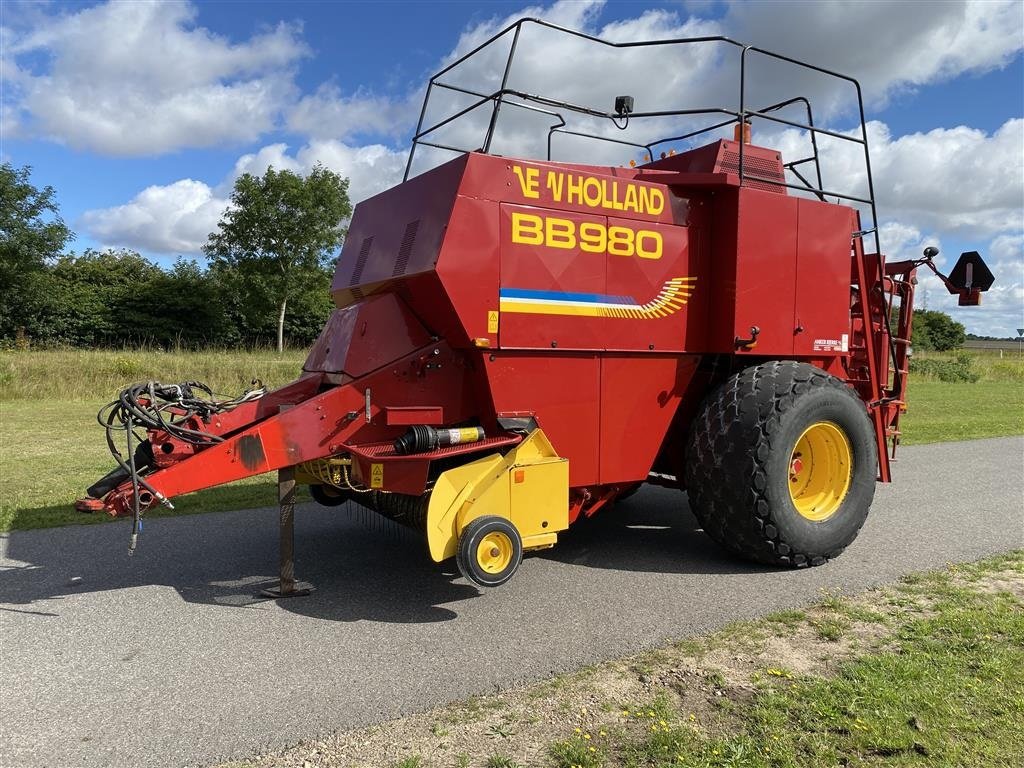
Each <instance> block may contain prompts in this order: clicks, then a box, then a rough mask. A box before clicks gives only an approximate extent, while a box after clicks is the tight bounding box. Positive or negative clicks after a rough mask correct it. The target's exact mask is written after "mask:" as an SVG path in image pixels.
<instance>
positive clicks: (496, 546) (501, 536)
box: [456, 515, 523, 587]
mask: <svg viewBox="0 0 1024 768" xmlns="http://www.w3.org/2000/svg"><path fill="white" fill-rule="evenodd" d="M522 560H523V539H522V537H521V536H520V535H519V531H518V530H516V527H515V525H513V524H512V522H511V521H510V520H506V519H505V518H503V517H497V516H494V515H487V516H485V517H478V518H477V519H476V520H473V521H472V522H471V523H470V524H469V525H467V526H466V528H465V530H464V531H463V532H462V535H461V536H460V537H459V549H458V552H457V553H456V563H457V564H458V566H459V572H460V573H461V574H462V575H463V576H465V577H466V578H467V579H469V580H470V581H471V582H473V583H474V584H477V585H479V586H481V587H497V586H499V585H501V584H504V583H505V582H506V581H508V580H509V579H511V578H512V575H513V574H514V573H515V572H516V569H518V568H519V563H521V562H522Z"/></svg>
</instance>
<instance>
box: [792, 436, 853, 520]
mask: <svg viewBox="0 0 1024 768" xmlns="http://www.w3.org/2000/svg"><path fill="white" fill-rule="evenodd" d="M852 472H853V451H852V450H851V449H850V441H849V440H847V438H846V433H844V432H843V430H842V429H840V428H839V427H838V426H837V425H835V424H833V423H832V422H831V421H819V422H817V423H815V424H812V425H811V426H809V427H808V428H807V429H805V430H804V432H803V434H802V435H800V439H799V440H797V441H796V447H795V448H794V449H793V454H792V456H790V459H789V496H790V498H791V499H792V500H793V506H795V507H796V511H797V512H799V513H800V514H801V515H802V516H803V517H805V518H807V519H808V520H813V521H814V522H821V521H822V520H827V519H828V518H830V517H832V515H834V514H835V513H836V510H837V509H839V506H840V505H841V504H842V503H843V499H845V498H846V494H847V492H848V491H849V490H850V477H851V475H852Z"/></svg>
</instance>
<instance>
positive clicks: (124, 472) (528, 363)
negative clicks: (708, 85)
mask: <svg viewBox="0 0 1024 768" xmlns="http://www.w3.org/2000/svg"><path fill="white" fill-rule="evenodd" d="M533 26H537V27H542V28H544V29H546V30H557V28H554V27H552V26H551V25H548V24H546V23H544V22H539V21H536V20H530V19H525V20H522V21H520V22H517V23H516V24H514V25H512V26H511V27H509V28H508V29H506V30H504V31H503V32H502V33H499V34H498V35H496V36H495V37H494V38H492V40H490V41H488V42H487V43H484V44H483V45H482V46H480V48H478V49H477V50H475V51H473V52H472V53H471V54H469V55H468V56H467V57H466V59H464V60H468V58H469V57H472V56H474V55H477V54H479V53H480V52H481V51H483V50H485V49H487V48H488V46H491V45H493V44H495V42H496V41H500V40H502V39H504V38H507V36H509V35H514V39H513V41H512V45H511V48H510V51H509V54H508V60H507V64H506V67H505V71H504V79H503V81H502V84H501V86H500V88H499V89H498V90H496V91H494V92H490V93H488V92H476V91H472V90H467V89H466V88H464V87H462V86H452V85H450V84H446V82H445V80H444V76H445V75H446V73H448V72H449V71H450V70H451V69H452V67H454V66H456V64H458V63H460V62H456V63H455V64H453V65H452V67H448V68H446V69H445V70H443V71H442V72H441V73H438V75H436V76H435V77H434V78H433V79H432V80H431V82H430V88H429V89H428V92H427V96H426V100H425V103H424V112H423V114H422V115H421V119H420V124H419V126H418V128H417V133H416V136H415V139H414V143H413V150H412V152H411V153H410V168H411V167H412V164H413V158H414V155H413V153H414V152H415V151H416V150H417V148H419V149H421V150H422V149H423V148H425V147H429V148H432V149H434V150H437V149H441V150H458V149H459V148H458V147H452V146H449V145H446V144H442V143H440V142H439V141H437V140H434V139H435V136H436V133H437V131H438V130H440V129H441V128H444V127H445V126H447V125H448V124H449V123H450V122H451V121H452V120H454V119H456V118H460V117H463V116H465V115H467V114H469V113H470V112H471V111H473V110H476V109H478V108H481V107H483V108H484V109H487V110H490V111H491V112H490V113H491V118H490V120H489V121H486V122H487V128H486V134H485V136H484V140H483V141H482V142H481V143H480V144H479V145H478V146H476V147H475V151H465V152H462V151H457V152H455V157H454V158H453V159H451V160H449V161H448V162H445V163H443V164H441V165H438V166H437V167H434V168H433V169H431V170H428V171H426V172H424V173H421V174H420V175H417V176H413V177H411V178H409V170H408V169H407V174H406V175H407V179H406V180H405V181H404V182H403V183H402V184H399V185H398V186H396V187H394V188H392V189H390V190H388V191H386V192H383V193H381V194H379V195H377V196H375V197H372V198H370V199H368V200H365V201H364V202H362V203H360V204H359V205H358V206H357V207H356V210H355V213H354V216H353V218H352V222H351V226H350V228H349V232H348V236H347V238H346V241H345V245H344V248H343V250H342V252H341V254H340V256H339V258H338V261H337V269H336V273H335V276H334V281H333V285H332V294H333V297H334V301H335V304H336V306H337V309H336V310H335V311H334V312H333V314H332V315H331V317H330V319H329V320H328V321H327V324H326V326H325V328H324V329H323V331H322V333H321V334H320V337H319V339H318V340H317V341H316V343H315V344H314V346H313V348H312V350H311V351H310V353H309V356H308V358H307V360H306V362H305V364H304V365H303V370H302V373H301V375H300V377H299V378H298V379H297V380H296V381H295V382H293V383H291V384H289V385H287V386H285V387H283V388H281V389H278V390H276V391H273V392H269V393H266V392H263V391H262V390H259V389H257V390H253V391H251V392H249V393H246V395H245V396H242V397H240V398H237V399H235V400H231V401H217V400H215V399H213V398H212V397H211V396H210V395H209V393H208V392H206V393H204V392H203V391H201V389H200V386H199V385H195V384H183V385H175V386H170V387H168V386H165V385H160V384H155V383H149V384H146V385H137V386H136V387H134V388H129V389H127V390H125V392H123V393H122V395H121V396H120V398H119V400H118V401H116V402H115V403H114V404H112V407H111V408H109V409H108V410H107V411H106V412H105V413H106V418H105V419H104V421H105V424H106V426H107V427H108V437H109V436H110V435H111V434H114V433H115V431H116V430H118V429H120V430H123V431H124V432H125V435H126V437H127V453H126V454H122V453H121V452H120V449H119V448H118V447H117V446H115V445H114V443H113V440H111V449H112V452H113V453H114V455H115V458H117V460H118V464H119V466H118V468H117V469H115V470H114V471H113V472H112V473H111V474H110V475H108V476H107V477H105V478H103V479H102V480H100V481H99V482H98V483H97V484H96V485H94V486H93V487H92V488H90V489H89V498H87V499H83V500H82V501H80V502H79V508H81V509H83V510H98V509H103V510H106V511H107V512H109V513H111V514H114V515H131V514H134V515H135V517H136V521H138V518H139V516H140V515H141V514H143V513H144V512H145V510H146V509H147V508H149V507H151V506H152V505H154V504H157V503H161V502H166V503H169V502H168V500H169V499H171V498H173V497H174V496H177V495H180V494H183V493H189V492H192V491H196V490H200V489H202V488H206V487H210V486H213V485H217V484H221V483H227V482H231V481H234V480H239V479H242V478H245V477H249V476H252V475H255V474H259V473H264V472H268V471H271V470H282V469H288V468H292V469H293V470H294V473H295V474H294V477H295V478H296V479H297V480H298V481H299V482H305V483H308V484H310V486H311V488H312V491H313V496H314V498H315V499H316V500H318V501H320V502H321V503H323V504H329V505H334V504H341V503H347V502H355V503H359V504H361V505H363V506H365V507H369V508H370V509H372V510H374V511H376V512H378V513H380V514H382V515H384V516H386V517H388V518H391V519H392V520H395V521H398V522H400V523H403V524H406V525H409V526H411V527H413V528H415V529H417V530H419V531H421V532H422V533H423V534H424V535H425V538H426V542H427V546H428V547H429V551H430V554H431V556H432V557H433V559H434V560H435V561H438V562H440V561H443V560H446V559H448V558H451V557H456V558H457V562H458V566H459V569H460V570H461V572H462V573H463V574H464V575H465V576H466V577H467V578H468V579H470V580H471V581H473V582H475V583H476V584H479V585H484V586H494V585H498V584H501V583H503V582H505V581H506V580H507V579H508V578H510V577H511V575H512V574H513V573H514V572H515V570H516V568H517V567H518V566H519V563H520V561H521V559H522V556H523V553H524V552H526V551H530V550H536V549H541V548H546V547H551V546H553V545H555V544H556V542H557V540H558V536H559V534H560V533H561V532H562V531H564V530H566V529H567V528H568V527H569V526H570V525H571V524H572V523H573V522H574V521H576V520H577V519H579V518H580V517H581V516H589V515H593V514H594V513H596V512H598V511H599V510H601V509H602V508H605V507H607V506H609V505H610V504H611V503H612V502H614V501H615V500H616V499H617V498H621V497H623V496H624V495H626V494H628V493H630V492H632V491H633V490H635V489H636V488H637V487H638V486H639V485H640V484H642V483H657V484H661V485H667V486H672V487H676V488H679V489H684V490H686V491H687V493H688V496H689V503H690V507H691V509H692V510H693V512H694V513H695V514H696V516H697V518H698V520H699V521H700V523H701V525H702V526H703V528H704V530H705V531H706V532H707V533H708V534H709V535H710V536H711V537H712V538H713V539H714V540H715V541H716V542H718V543H719V544H721V545H722V546H724V547H726V548H727V549H729V550H732V551H734V552H736V553H738V554H740V555H742V556H744V557H747V558H750V559H753V560H755V561H758V562H762V563H769V564H779V565H791V566H806V565H816V564H820V563H822V562H825V561H826V560H827V559H829V558H831V557H834V556H836V555H837V554H839V553H840V552H841V551H842V550H843V549H844V548H845V547H846V546H847V545H848V544H849V543H850V542H851V541H852V540H853V539H854V537H855V536H856V535H857V532H858V531H859V529H860V527H861V525H862V524H863V523H864V520H865V517H866V515H867V513H868V508H869V506H870V504H871V501H872V497H873V494H874V487H875V483H876V482H877V481H882V482H887V481H889V480H890V453H889V450H888V447H889V444H890V443H891V446H892V450H893V451H894V450H895V446H896V444H897V442H898V437H899V418H900V414H901V412H902V411H903V410H904V409H905V405H906V397H905V393H906V373H907V360H908V351H909V344H910V321H911V312H912V306H913V292H914V284H915V282H916V280H915V270H916V268H917V267H918V266H920V265H922V264H925V265H927V266H929V267H931V268H932V269H933V270H934V266H933V265H932V261H931V259H932V257H933V256H934V255H935V253H936V252H934V251H933V249H929V251H928V252H926V254H925V256H924V258H922V259H919V260H911V261H903V262H899V263H887V262H886V260H885V258H884V257H883V256H882V255H881V254H880V253H879V252H878V249H877V247H876V248H875V249H873V250H872V249H868V248H866V247H865V242H866V241H867V240H869V239H870V240H872V241H873V242H877V231H876V229H875V225H874V223H873V221H872V223H871V226H870V227H869V228H865V227H864V226H863V225H862V223H861V214H860V212H859V210H858V207H859V208H862V209H864V210H866V211H868V212H869V213H870V215H871V216H872V219H873V218H874V194H873V189H872V186H871V176H870V164H869V163H868V162H867V159H868V154H867V133H866V129H865V127H864V122H863V108H862V107H861V115H860V116H861V121H860V132H859V133H858V132H856V131H855V132H853V133H852V134H851V133H849V132H847V133H839V132H832V131H828V130H825V129H823V128H816V127H815V126H814V123H813V119H812V113H811V107H810V102H809V101H807V100H806V99H804V98H802V97H796V98H791V99H788V100H785V101H782V102H778V103H775V104H772V105H770V106H766V107H763V108H756V109H755V108H750V107H749V106H747V104H746V101H745V100H746V95H745V90H744V87H745V86H744V83H743V81H742V79H741V83H740V86H741V87H740V93H741V97H740V105H739V108H738V109H727V108H716V109H714V110H692V109H690V110H679V111H678V112H665V111H664V110H659V111H658V112H651V113H644V112H640V111H636V110H634V108H633V99H632V98H631V97H620V98H618V99H615V102H614V109H613V111H609V112H607V113H600V112H596V111H595V110H594V109H593V108H592V107H590V106H585V105H576V104H570V103H568V102H563V101H556V100H554V99H551V98H545V97H543V96H539V95H536V94H530V93H526V92H523V91H519V90H515V89H513V88H511V87H509V85H508V80H509V73H510V71H511V70H512V67H513V60H514V56H515V51H516V41H518V40H519V38H520V35H521V33H522V32H523V30H524V29H527V28H530V27H533ZM557 31H559V32H560V33H562V34H565V35H568V36H571V37H574V38H582V39H586V40H588V41H591V42H593V43H594V44H595V45H599V46H605V47H607V48H609V49H624V48H630V47H631V46H649V45H665V46H678V45H693V44H698V43H699V44H708V43H713V44H717V45H722V46H725V47H726V48H727V49H729V50H735V51H736V52H737V55H739V56H740V57H742V59H743V62H744V63H746V59H747V57H751V56H753V55H755V54H759V55H761V56H765V57H773V59H774V60H780V61H784V62H787V63H790V64H791V65H793V66H796V67H803V68H806V69H808V70H812V71H814V72H818V73H824V74H825V75H827V76H829V77H836V78H840V79H841V80H842V81H845V82H848V83H853V84H854V85H856V84H855V81H853V80H851V79H849V78H846V77H844V76H842V75H838V74H837V73H831V72H826V71H825V70H821V69H820V68H817V67H813V66H812V65H807V64H803V63H800V62H795V61H793V60H792V59H788V58H786V57H779V56H776V55H775V54H770V53H768V52H766V51H760V50H759V49H756V48H753V47H751V46H740V45H739V44H737V43H734V42H733V41H731V40H728V39H727V38H701V39H699V40H671V41H658V42H656V43H651V42H649V41H648V42H643V43H608V42H605V41H601V40H597V39H595V38H588V37H586V36H584V35H580V34H579V33H575V32H571V31H569V30H557ZM464 60H460V61H464ZM742 71H743V69H742V68H741V72H742ZM443 89H449V90H455V91H459V92H461V93H462V94H463V95H465V94H469V95H470V96H471V97H472V98H474V99H476V101H475V102H474V103H473V104H472V105H471V106H470V107H468V108H464V109H462V110H461V111H457V112H456V113H455V114H454V115H453V116H449V117H447V118H446V119H444V120H442V121H439V122H437V123H435V124H432V125H429V126H426V127H425V126H424V115H426V113H427V103H428V102H429V101H430V99H431V98H432V94H434V96H435V97H436V94H437V93H438V92H439V91H441V90H443ZM857 95H858V106H859V105H860V102H859V87H857ZM791 107H796V108H798V109H800V110H803V111H804V112H803V113H804V114H805V115H806V118H805V120H804V122H797V121H795V120H793V119H788V118H783V117H781V116H780V114H782V113H784V112H785V110H787V109H789V108H791ZM512 108H520V109H526V110H531V111H533V112H535V113H536V112H539V113H542V114H544V115H550V116H552V120H553V122H552V124H551V127H550V128H549V133H548V137H547V138H548V148H549V152H550V147H551V139H552V138H553V137H554V136H555V135H556V134H557V133H574V132H573V131H570V130H569V129H568V128H567V127H566V125H567V123H566V115H567V114H568V115H571V114H582V115H584V116H586V117H588V118H595V117H596V118H598V119H607V120H608V121H611V122H614V123H615V124H616V125H617V126H618V127H622V123H623V122H625V123H629V121H633V122H634V124H635V123H636V121H639V120H642V119H643V118H658V119H664V118H665V117H666V115H673V114H678V115H679V116H680V119H683V118H685V119H686V120H691V119H693V117H694V115H695V114H704V113H710V114H712V116H713V117H715V118H716V119H717V120H719V122H715V123H714V124H712V125H710V126H704V127H703V128H702V129H701V130H696V131H690V132H689V133H686V134H682V135H680V136H673V137H669V138H668V139H664V140H659V141H650V142H647V143H640V144H635V146H638V147H641V148H642V149H643V151H644V152H645V156H646V162H642V163H641V164H639V165H636V164H635V163H631V164H629V165H625V164H623V165H586V164H574V163H564V162H554V161H551V160H550V159H519V158H511V157H503V156H499V155H497V154H494V153H492V152H491V151H490V145H491V142H492V139H493V137H494V130H495V126H496V124H497V121H498V117H499V110H501V109H504V110H506V111H507V110H509V109H512ZM723 117H724V120H723ZM754 121H761V122H763V123H767V124H772V123H775V124H780V125H782V126H784V127H785V126H789V127H794V126H795V127H797V128H799V129H800V130H803V131H806V132H808V134H809V136H810V139H811V146H812V154H810V155H809V156H808V157H806V158H783V157H782V155H781V154H780V152H779V151H777V150H775V149H772V148H770V147H762V146H757V145H755V144H753V143H751V141H750V124H751V123H752V122H754ZM733 128H735V130H734V131H733V130H732V129H733ZM725 131H729V132H730V133H731V134H732V135H733V138H732V139H728V138H716V136H721V134H722V133H723V132H725ZM575 135H577V136H579V135H581V134H580V132H575ZM821 135H827V136H830V137H833V138H838V139H841V140H843V141H849V142H853V143H854V144H856V145H861V146H862V147H863V153H864V159H865V165H866V168H867V177H866V178H867V184H868V194H867V195H866V196H864V197H858V196H855V195H848V194H847V195H844V194H841V193H839V192H836V191H834V190H828V189H825V188H824V187H823V185H822V183H821V178H822V175H821V168H820V165H821V163H820V157H819V154H818V151H817V144H816V137H820V136H821ZM702 136H703V137H704V139H703V141H704V143H703V144H700V143H696V142H695V139H696V138H697V137H702ZM593 138H594V139H595V140H597V141H606V140H608V139H607V137H606V136H604V135H595V136H594V137H593ZM615 141H616V143H619V144H621V143H626V142H623V141H620V140H615ZM665 142H668V143H669V145H670V146H674V145H677V144H680V143H684V144H687V143H688V146H689V147H690V148H689V149H685V151H680V152H678V153H676V152H673V151H669V152H662V153H660V157H658V158H656V157H655V154H656V152H655V150H656V148H657V147H658V145H659V144H665ZM808 169H810V172H808ZM808 177H811V178H816V180H817V181H816V183H814V182H812V181H811V180H809V178H808ZM953 277H954V279H953V280H950V279H947V278H945V277H943V280H944V281H945V282H946V284H947V286H948V287H949V289H950V291H951V292H956V293H958V294H960V296H961V302H962V303H967V304H970V303H977V301H978V297H979V293H980V291H983V290H985V289H987V288H988V286H989V285H990V284H991V282H992V280H991V275H990V274H988V272H987V270H986V269H985V267H984V264H983V263H982V262H981V260H980V257H978V256H977V254H974V253H972V254H965V255H964V256H963V257H962V258H961V263H960V264H959V265H958V267H957V269H955V270H954V271H953ZM133 427H134V428H136V429H139V428H141V429H143V430H144V431H145V435H141V434H140V435H139V436H138V437H137V438H136V441H135V444H134V445H133V443H132V428H133Z"/></svg>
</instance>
